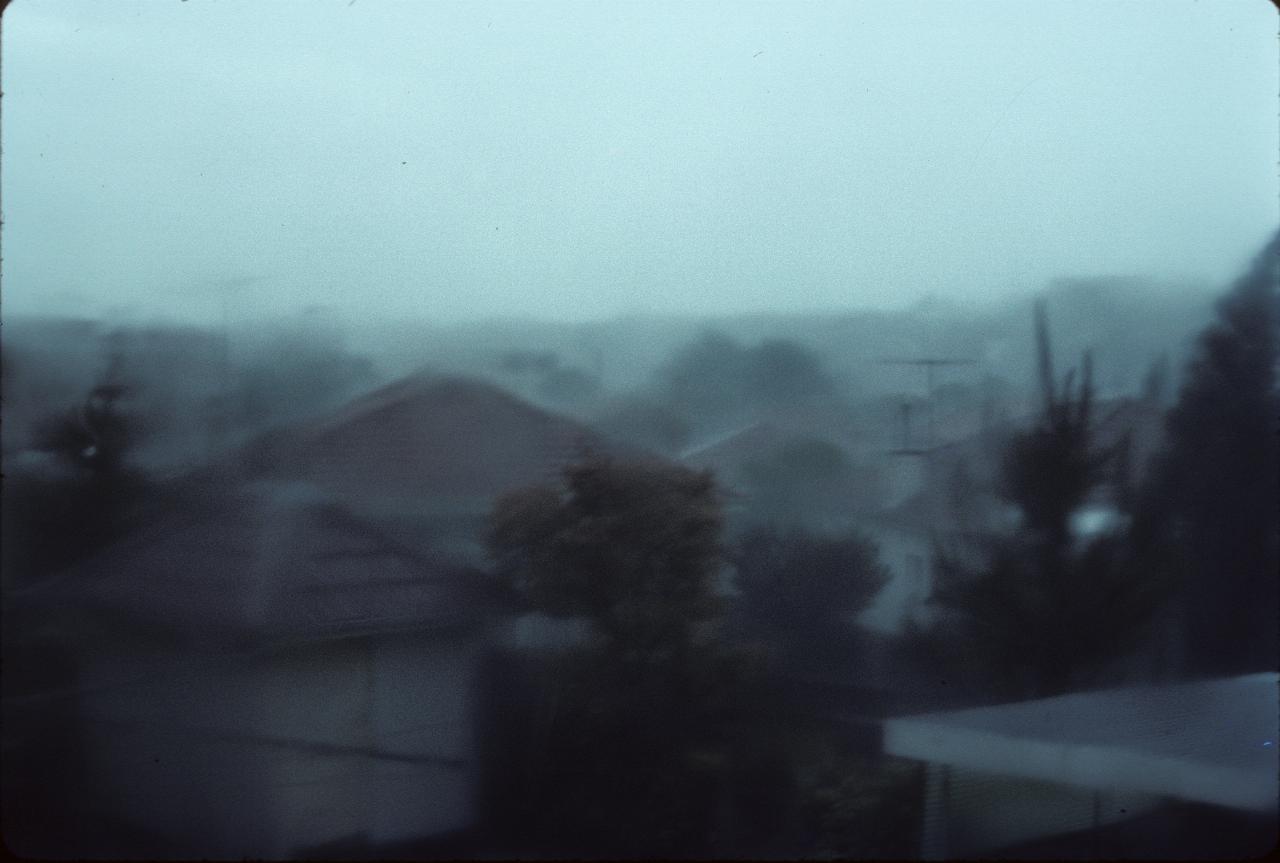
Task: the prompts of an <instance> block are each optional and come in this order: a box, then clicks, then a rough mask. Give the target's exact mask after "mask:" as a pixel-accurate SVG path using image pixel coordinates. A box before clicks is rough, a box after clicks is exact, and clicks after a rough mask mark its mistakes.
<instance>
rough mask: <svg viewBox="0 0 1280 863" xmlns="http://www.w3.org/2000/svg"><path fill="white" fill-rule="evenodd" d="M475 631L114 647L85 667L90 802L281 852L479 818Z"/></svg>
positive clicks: (203, 843) (410, 834)
mask: <svg viewBox="0 0 1280 863" xmlns="http://www.w3.org/2000/svg"><path fill="white" fill-rule="evenodd" d="M477 644H478V642H477V640H476V639H474V638H470V639H462V638H431V637H427V636H394V637H392V636H387V637H380V638H377V639H347V640H340V641H330V642H324V643H320V644H311V645H305V646H300V647H298V648H296V649H292V650H290V651H287V652H283V653H271V654H258V655H244V654H224V655H217V654H210V653H193V652H186V653H179V652H177V651H172V650H168V651H166V650H160V649H157V648H155V647H152V648H146V647H143V646H140V645H132V646H129V647H124V646H117V647H116V648H115V649H111V650H100V651H98V652H96V654H95V655H94V656H93V657H92V658H91V659H90V660H89V661H88V662H87V664H86V668H85V672H84V675H83V678H82V681H83V687H84V690H85V692H84V698H83V702H84V706H85V718H86V720H87V721H86V723H85V725H86V729H87V734H88V738H89V739H88V740H87V741H86V743H87V746H86V749H87V751H88V753H89V767H88V773H89V775H88V776H87V777H86V787H87V794H88V795H89V797H90V798H91V801H92V802H91V806H92V807H93V808H94V809H95V810H96V811H101V812H103V813H104V814H107V815H109V816H110V817H113V818H117V819H120V820H123V821H126V822H130V823H133V824H136V825H138V826H139V827H141V828H143V829H145V830H147V831H148V832H150V833H154V834H157V835H158V836H162V837H165V838H167V839H168V840H169V841H170V842H171V843H173V845H174V847H175V849H176V852H177V853H190V854H191V855H192V856H220V857H221V856H230V857H242V856H248V857H281V856H288V855H289V854H291V853H295V852H297V851H298V850H300V849H303V848H308V847H313V846H317V845H322V844H324V843H327V842H333V841H337V840H342V839H347V838H350V837H356V836H362V837H364V838H366V839H367V840H368V841H370V842H383V841H387V842H390V841H398V840H409V839H414V838H421V837H425V836H430V835H433V834H436V833H444V832H449V831H453V830H458V829H462V828H465V827H467V826H469V824H470V823H471V821H472V820H473V819H474V817H475V809H476V807H475V800H474V795H475V788H474V786H475V782H476V778H475V771H476V769H477V765H476V764H475V752H474V749H475V745H474V741H473V739H472V718H471V709H472V704H471V698H472V696H471V689H472V687H473V685H474V675H475V672H476V667H477V650H478V647H477Z"/></svg>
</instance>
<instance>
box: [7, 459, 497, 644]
mask: <svg viewBox="0 0 1280 863" xmlns="http://www.w3.org/2000/svg"><path fill="white" fill-rule="evenodd" d="M490 592H491V591H490V590H489V585H488V577H487V576H485V575H484V574H481V573H478V572H475V571H472V570H468V569H466V568H465V567H463V566H462V565H460V564H458V563H456V562H455V561H453V560H452V559H449V558H447V557H445V556H444V555H443V554H438V555H437V554H433V553H432V552H431V551H430V550H425V551H424V550H422V549H415V548H410V547H408V546H406V545H405V544H404V543H402V542H399V541H397V540H396V539H395V538H393V537H389V536H387V535H385V534H383V533H382V532H381V531H379V530H378V529H377V528H376V527H375V526H374V525H372V524H371V523H369V522H367V521H364V520H361V519H358V518H356V517H355V516H353V515H351V514H350V512H349V511H347V510H345V509H343V508H341V507H338V506H336V505H333V504H331V503H328V502H326V500H325V499H324V498H323V497H320V496H318V495H317V494H316V493H315V492H314V490H310V489H307V488H306V487H303V486H298V485H291V486H279V485H262V484H259V485H256V486H254V487H251V488H248V489H243V490H241V491H239V492H237V493H234V494H228V495H225V496H219V498H218V499H217V500H211V501H206V502H205V503H204V505H203V506H198V507H186V508H183V509H181V510H179V511H175V512H171V513H169V514H168V515H167V516H166V517H165V518H163V519H161V520H159V521H158V522H156V523H155V524H153V525H152V526H150V527H148V528H146V529H145V530H143V531H141V532H140V533H138V534H137V535H135V536H133V537H131V538H129V539H127V540H125V541H122V542H120V543H118V544H116V545H114V546H112V547H109V548H108V549H107V550H105V551H104V552H103V553H102V554H100V555H98V556H96V557H95V558H93V559H92V560H90V561H88V562H87V563H85V564H83V565H81V566H78V567H77V568H75V569H74V570H72V571H70V572H66V573H64V574H62V575H61V576H59V577H57V578H56V580H54V581H52V582H48V583H45V584H42V585H40V586H37V587H35V588H33V589H30V590H28V591H23V592H22V595H20V596H16V597H14V600H15V601H16V602H17V603H18V604H19V605H20V606H21V605H23V604H26V605H29V606H31V607H44V608H54V607H60V608H78V609H81V610H88V611H91V612H99V613H106V614H107V615H110V616H112V617H115V618H123V619H125V620H132V621H136V622H139V623H143V624H150V625H158V626H160V627H163V628H167V629H172V630H174V631H177V632H179V633H180V634H182V635H183V636H185V637H190V638H195V639H200V638H205V637H219V636H227V635H230V636H238V637H249V638H251V639H265V640H278V639H294V638H297V639H310V638H323V637H331V636H339V635H346V634H352V633H355V632H376V631H386V630H393V629H401V628H431V627H441V626H453V625H465V624H468V623H472V622H475V621H477V620H479V619H480V618H481V617H482V616H483V613H484V611H485V609H486V607H488V606H489V604H490V600H491V599H492V597H491V596H489V595H488V594H489V593H490Z"/></svg>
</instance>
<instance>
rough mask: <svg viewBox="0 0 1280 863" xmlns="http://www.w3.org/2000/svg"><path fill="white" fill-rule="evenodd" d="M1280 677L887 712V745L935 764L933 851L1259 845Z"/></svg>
mask: <svg viewBox="0 0 1280 863" xmlns="http://www.w3.org/2000/svg"><path fill="white" fill-rule="evenodd" d="M1278 682H1280V676H1278V675H1276V674H1275V673H1267V674H1254V675H1248V676H1244V677H1236V678H1228V679H1214V680H1199V681H1193V682H1184V683H1179V684H1166V685H1151V686H1141V687H1130V688H1124V689H1112V690H1104V691H1095V692H1079V693H1073V694H1069V695H1062V696H1057V697H1054V698H1045V699H1039V700H1035V701H1025V702H1018V703H1014V704H1002V705H995V706H990V707H979V708H972V709H966V710H954V711H947V712H941V713H930V714H925V715H915V716H903V717H899V718H894V719H890V720H887V721H886V722H885V723H884V737H883V750H884V753H885V754H886V755H890V756H896V757H900V758H909V759H915V760H917V761H920V762H923V763H924V764H926V765H927V770H928V781H927V786H926V800H925V805H924V818H923V823H922V825H921V854H922V856H924V857H926V858H930V859H944V858H950V857H975V856H982V857H992V856H1012V857H1023V856H1031V853H1032V851H1034V853H1035V856H1046V857H1072V856H1079V854H1080V853H1081V852H1082V851H1083V852H1084V853H1085V854H1088V855H1094V856H1100V857H1102V858H1103V859H1106V858H1108V857H1115V856H1124V857H1179V856H1197V855H1203V856H1215V852H1216V856H1218V857H1220V858H1224V857H1227V856H1237V855H1238V856H1260V855H1262V854H1263V853H1265V852H1266V851H1269V850H1271V849H1272V848H1274V846H1275V843H1276V839H1277V835H1278V832H1277V794H1278V792H1280V788H1278V787H1277V782H1276V777H1277V773H1278V770H1280V761H1278V760H1277V749H1280V699H1278V690H1277V684H1278ZM1228 827H1229V830H1228V829H1227V828H1228ZM1193 848H1194V849H1196V853H1186V852H1190V851H1191V850H1192V849H1193Z"/></svg>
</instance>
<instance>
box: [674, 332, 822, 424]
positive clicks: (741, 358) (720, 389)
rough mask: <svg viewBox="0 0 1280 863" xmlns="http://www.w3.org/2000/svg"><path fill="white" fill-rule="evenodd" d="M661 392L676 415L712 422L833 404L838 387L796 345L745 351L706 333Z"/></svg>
mask: <svg viewBox="0 0 1280 863" xmlns="http://www.w3.org/2000/svg"><path fill="white" fill-rule="evenodd" d="M658 385H659V386H658V388H659V390H660V392H661V393H663V396H664V398H665V399H666V401H667V402H668V403H669V404H670V405H671V406H672V407H673V408H675V409H677V410H679V411H682V412H685V413H687V414H688V415H690V416H693V417H697V418H699V419H706V420H711V421H713V422H714V421H723V420H727V419H735V418H737V417H738V416H739V415H740V414H742V413H743V412H746V413H752V412H758V411H761V410H766V411H768V410H778V409H782V408H786V407H788V406H792V405H799V404H805V403H809V402H813V401H817V400H820V399H829V398H830V397H831V396H832V395H833V394H834V392H835V389H836V387H835V383H834V381H833V379H832V378H831V376H830V375H829V374H828V372H827V370H826V369H825V368H824V366H823V364H822V361H821V360H820V359H819V358H818V357H817V355H815V354H814V353H813V352H812V351H810V350H809V349H808V348H805V347H803V346H802V345H799V344H797V343H795V342H792V341H788V340H784V339H774V340H769V341H764V342H762V343H760V344H758V345H754V346H751V347H744V346H743V345H741V344H739V343H738V342H737V341H735V340H733V339H731V338H729V337H728V336H726V335H724V334H722V333H716V332H708V333H704V334H703V335H702V336H701V337H700V338H699V339H698V340H697V341H695V342H693V343H692V344H690V345H688V346H687V347H686V348H684V350H682V351H681V352H679V353H678V354H677V355H676V356H675V357H674V358H673V359H672V361H671V362H670V363H668V364H667V365H666V366H665V367H664V368H663V369H662V370H661V371H660V373H659V380H658Z"/></svg>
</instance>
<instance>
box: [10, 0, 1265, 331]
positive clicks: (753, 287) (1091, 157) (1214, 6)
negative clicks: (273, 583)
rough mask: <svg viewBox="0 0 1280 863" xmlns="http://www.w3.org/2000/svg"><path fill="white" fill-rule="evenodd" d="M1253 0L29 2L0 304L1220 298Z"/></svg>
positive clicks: (390, 311)
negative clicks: (1172, 287)
mask: <svg viewBox="0 0 1280 863" xmlns="http://www.w3.org/2000/svg"><path fill="white" fill-rule="evenodd" d="M1276 29H1277V28H1276V12H1275V8H1274V7H1273V6H1272V5H1271V4H1270V3H1269V2H1266V0H1203V2H1192V0H1161V2H1159V3H1152V2H1149V0H1143V2H1106V3H1093V2H1065V0H1060V2H1046V3H1030V2H1025V0H1019V2H1009V3H994V2H959V0H957V2H945V3H923V2H911V3H906V2H888V0H881V2H860V3H853V2H846V3H830V4H826V3H798V2H797V3H785V4H768V5H761V4H748V3H742V2H734V3H680V4H660V3H654V2H643V3H639V2H636V3H591V4H587V3H582V4H552V3H529V4H516V5H508V4H501V5H500V4H486V3H479V2H477V3H467V4H463V5H446V4H436V3H428V2H400V3H394V2H387V1H386V0H356V2H354V3H349V2H348V0H333V2H330V0H308V2H285V0H185V2H184V0H151V2H134V3H129V2H111V3H103V2H100V0H84V2H53V0H15V2H14V3H13V4H12V5H11V7H10V8H9V9H8V11H7V12H6V13H5V15H4V19H3V45H2V49H3V67H2V70H0V74H2V79H0V80H2V84H3V90H4V99H3V133H2V134H3V139H2V143H3V164H2V166H0V172H2V174H0V180H2V182H3V211H4V212H3V215H4V220H5V224H4V235H3V254H4V304H5V305H4V308H5V311H6V312H9V313H22V312H31V311H39V310H51V311H58V312H80V313H98V312H103V311H108V310H112V309H114V310H117V311H121V310H123V311H128V312H130V313H132V314H137V315H144V316H151V315H157V314H166V315H168V314H182V315H190V316H201V317H207V316H209V315H211V314H215V313H216V312H217V308H218V302H217V300H216V296H217V295H218V290H217V288H216V286H217V285H219V284H223V283H227V282H228V281H230V282H232V283H234V282H235V281H236V280H242V279H248V278H256V279H257V280H256V281H252V282H250V283H247V284H246V285H244V286H243V287H242V288H241V289H239V290H238V292H237V293H238V295H239V300H238V304H239V305H238V307H239V308H241V309H243V310H245V312H246V313H263V314H266V313H275V312H280V311H286V310H289V309H293V308H297V307H301V306H304V305H307V304H311V303H320V304H327V305H331V306H333V307H335V308H336V309H337V310H339V311H340V312H343V313H368V314H373V315H377V316H385V315H412V316H415V317H425V318H434V319H443V320H457V319H464V318H474V317H485V316H494V315H501V316H511V315H525V314H529V315H536V316H539V317H544V318H560V319H570V320H577V319H587V318H596V317H602V316H608V315H613V314H618V313H626V312H637V311H651V312H659V313H724V312H737V311H759V310H794V309H803V310H815V309H825V308H849V307H865V306H900V305H903V304H906V303H910V302H914V301H915V300H917V299H918V298H919V297H921V296H922V295H925V294H935V295H938V296H941V297H947V298H954V299H960V300H968V299H970V298H983V299H985V298H989V297H991V296H993V295H999V294H1002V293H1006V292H1008V291H1010V290H1026V289H1031V288H1036V287H1039V286H1040V285H1042V284H1043V283H1044V282H1045V281H1046V280H1048V279H1050V278H1053V277H1055V276H1060V275H1082V274H1083V275H1093V274H1100V273H1118V274H1151V275H1154V276H1157V277H1172V278H1181V277H1188V278H1202V279H1204V278H1207V279H1225V278H1228V277H1229V276H1230V275H1231V274H1232V273H1233V272H1234V270H1235V269H1236V268H1238V267H1239V266H1241V265H1242V264H1243V262H1244V261H1245V260H1246V259H1247V258H1248V257H1249V256H1250V254H1251V253H1252V251H1253V249H1254V248H1255V247H1256V246H1257V245H1258V244H1259V243H1260V242H1261V241H1262V239H1263V238H1264V236H1265V235H1267V234H1268V233H1269V232H1270V231H1271V230H1273V229H1274V228H1275V227H1276V226H1277V224H1278V223H1280V210H1278V206H1280V205H1278V204H1277V200H1278V196H1280V181H1278V179H1277V168H1276V165H1277V151H1278V150H1280V132H1278V127H1280V124H1278V122H1277V106H1278V102H1277V94H1278V86H1277V85H1278V75H1280V72H1278V70H1280V63H1278V57H1277V50H1278V49H1277V37H1276Z"/></svg>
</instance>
